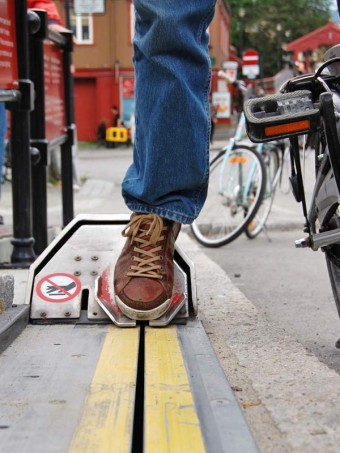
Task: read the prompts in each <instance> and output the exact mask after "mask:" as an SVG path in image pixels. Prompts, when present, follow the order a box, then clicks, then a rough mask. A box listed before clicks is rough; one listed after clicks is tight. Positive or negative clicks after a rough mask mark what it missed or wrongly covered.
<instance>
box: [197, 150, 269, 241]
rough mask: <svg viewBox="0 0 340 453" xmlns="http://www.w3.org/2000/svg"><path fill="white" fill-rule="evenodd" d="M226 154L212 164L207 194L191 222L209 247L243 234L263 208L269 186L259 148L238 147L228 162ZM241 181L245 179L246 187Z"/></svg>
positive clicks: (201, 239)
mask: <svg viewBox="0 0 340 453" xmlns="http://www.w3.org/2000/svg"><path fill="white" fill-rule="evenodd" d="M225 153H226V150H222V151H221V152H220V153H219V154H218V155H217V156H216V157H215V158H214V159H213V160H212V161H211V163H210V178H209V187H208V196H207V199H206V202H205V204H204V206H203V209H202V211H201V213H200V215H199V216H198V218H197V219H196V220H195V221H194V222H193V223H192V225H191V231H192V233H193V235H194V237H195V238H196V239H197V241H198V242H199V243H200V244H202V245H204V246H206V247H220V246H222V245H226V244H229V243H230V242H232V241H233V240H235V239H236V238H237V237H238V236H240V235H241V234H242V233H243V232H244V230H245V228H246V227H247V225H248V224H249V222H251V220H252V219H253V217H254V216H255V214H256V212H257V210H258V208H259V207H260V204H261V201H262V197H263V194H264V191H265V187H266V174H265V167H264V162H263V159H262V158H261V156H260V155H259V153H258V152H257V151H255V150H254V149H253V148H251V147H248V146H235V148H234V149H233V150H232V151H231V152H230V155H228V157H229V159H228V162H224V159H225ZM235 164H236V165H235ZM222 171H223V172H222ZM240 181H245V183H244V184H243V190H240V184H239V183H240ZM221 213H222V214H223V215H221Z"/></svg>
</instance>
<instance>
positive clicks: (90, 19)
mask: <svg viewBox="0 0 340 453" xmlns="http://www.w3.org/2000/svg"><path fill="white" fill-rule="evenodd" d="M56 4H57V7H58V9H59V11H60V13H61V15H62V16H65V11H64V4H63V1H62V0H56ZM230 22H231V11H230V8H229V4H228V1H227V0H218V1H217V6H216V13H215V17H214V19H213V22H212V24H211V25H210V28H209V33H210V56H211V62H212V67H213V85H212V87H213V90H214V91H222V92H224V91H226V90H228V88H227V87H226V86H224V85H223V84H222V83H219V82H218V81H217V70H218V69H219V68H220V67H221V66H222V64H223V62H225V61H228V60H230V59H231V58H232V57H231V55H230V42H229V29H230ZM71 23H72V28H73V31H74V34H75V36H76V39H77V44H76V46H75V50H74V65H75V74H74V77H75V115H76V123H77V131H78V138H79V140H96V138H97V135H96V134H97V127H98V124H99V123H100V122H101V121H103V120H105V121H107V122H108V124H110V123H111V121H112V113H111V107H112V106H113V105H116V106H117V107H118V109H119V111H120V113H121V116H122V118H123V120H124V122H125V123H126V124H127V125H128V124H129V121H130V116H131V113H132V112H133V110H134V70H133V64H132V54H133V47H132V40H133V33H134V8H133V2H132V0H115V1H107V2H106V9H105V13H104V14H98V15H93V16H91V15H78V16H77V15H75V14H74V11H73V9H72V8H71ZM221 121H222V122H223V121H228V118H221Z"/></svg>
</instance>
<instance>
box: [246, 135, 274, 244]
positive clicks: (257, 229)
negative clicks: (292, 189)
mask: <svg viewBox="0 0 340 453" xmlns="http://www.w3.org/2000/svg"><path fill="white" fill-rule="evenodd" d="M279 151H280V150H279V149H277V147H276V146H275V145H272V144H271V145H270V146H266V147H265V148H264V149H263V151H262V153H261V157H262V159H263V161H264V165H265V171H266V188H265V191H264V194H263V199H262V203H261V205H260V207H259V209H258V210H257V212H256V215H255V216H254V218H253V219H252V221H251V222H250V223H249V225H248V226H247V228H246V229H245V231H244V232H245V234H246V236H247V237H248V238H249V239H254V238H256V236H258V235H259V234H260V233H261V231H262V230H263V228H264V226H265V224H266V222H267V219H268V217H269V214H270V211H271V209H272V206H273V201H274V196H275V191H276V187H277V183H278V181H279V178H280V171H281V169H280V155H279Z"/></svg>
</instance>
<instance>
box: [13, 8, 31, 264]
mask: <svg viewBox="0 0 340 453" xmlns="http://www.w3.org/2000/svg"><path fill="white" fill-rule="evenodd" d="M15 14H16V37H17V48H18V74H19V90H20V92H21V100H20V102H18V103H16V102H15V103H12V104H11V108H12V115H11V150H12V198H13V239H12V244H13V252H12V256H11V263H13V264H15V265H19V266H21V267H27V266H29V265H30V263H32V262H33V261H34V259H35V254H34V251H33V244H34V239H33V237H32V207H31V204H32V193H31V156H30V111H31V110H33V84H32V82H31V81H30V80H29V60H28V20H27V1H26V0H15Z"/></svg>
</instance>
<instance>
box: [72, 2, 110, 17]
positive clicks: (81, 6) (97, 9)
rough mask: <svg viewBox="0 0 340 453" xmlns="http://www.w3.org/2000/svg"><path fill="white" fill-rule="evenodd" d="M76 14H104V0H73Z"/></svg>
mask: <svg viewBox="0 0 340 453" xmlns="http://www.w3.org/2000/svg"><path fill="white" fill-rule="evenodd" d="M73 5H74V12H75V13H76V14H104V13H105V0H73Z"/></svg>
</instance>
